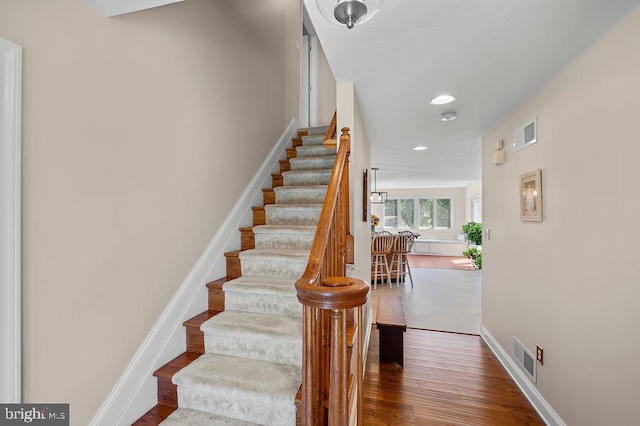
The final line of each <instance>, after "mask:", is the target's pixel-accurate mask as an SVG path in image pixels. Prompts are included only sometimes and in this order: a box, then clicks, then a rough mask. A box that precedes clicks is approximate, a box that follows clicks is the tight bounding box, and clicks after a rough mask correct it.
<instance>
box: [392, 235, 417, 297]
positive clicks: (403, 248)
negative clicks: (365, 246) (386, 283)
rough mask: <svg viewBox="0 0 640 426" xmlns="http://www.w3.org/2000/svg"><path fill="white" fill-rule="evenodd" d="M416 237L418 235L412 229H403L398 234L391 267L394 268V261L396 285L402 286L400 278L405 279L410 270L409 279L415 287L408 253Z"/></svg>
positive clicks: (393, 248)
mask: <svg viewBox="0 0 640 426" xmlns="http://www.w3.org/2000/svg"><path fill="white" fill-rule="evenodd" d="M415 239H416V235H415V234H414V233H413V232H411V231H402V232H400V233H398V235H396V238H395V241H394V244H393V247H392V249H391V269H393V265H394V263H395V265H396V287H400V279H401V278H402V280H403V281H404V280H405V277H406V275H407V272H408V273H409V281H410V282H411V287H412V288H413V277H412V276H411V268H410V267H409V259H408V258H407V255H408V254H409V253H411V248H412V247H413V241H414V240H415ZM405 268H406V269H405Z"/></svg>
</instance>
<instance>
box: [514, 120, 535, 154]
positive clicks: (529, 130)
mask: <svg viewBox="0 0 640 426" xmlns="http://www.w3.org/2000/svg"><path fill="white" fill-rule="evenodd" d="M537 141H538V120H537V119H536V118H534V119H533V120H531V121H529V122H528V123H527V124H525V125H524V126H522V127H520V128H519V129H517V130H516V131H515V132H514V133H513V152H517V151H520V150H521V149H523V148H526V147H528V146H531V145H533V144H534V143H536V142H537Z"/></svg>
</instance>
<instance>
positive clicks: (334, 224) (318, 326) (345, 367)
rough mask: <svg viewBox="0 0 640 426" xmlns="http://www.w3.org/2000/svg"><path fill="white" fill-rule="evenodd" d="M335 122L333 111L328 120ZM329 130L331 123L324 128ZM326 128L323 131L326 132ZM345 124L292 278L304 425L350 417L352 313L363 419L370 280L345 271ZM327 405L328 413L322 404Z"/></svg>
mask: <svg viewBox="0 0 640 426" xmlns="http://www.w3.org/2000/svg"><path fill="white" fill-rule="evenodd" d="M332 124H333V126H334V127H335V115H334V119H333V120H332ZM330 130H331V126H330V128H329V131H330ZM329 131H328V132H327V134H329ZM350 145H351V140H350V136H349V129H348V128H346V127H345V128H343V129H342V135H341V136H340V145H339V147H338V154H337V157H336V161H335V164H334V167H333V171H332V174H331V178H330V181H329V186H328V188H327V195H326V196H325V201H324V205H323V207H322V211H321V213H320V219H319V221H318V226H317V230H316V235H315V239H314V241H313V244H312V246H311V252H310V254H309V261H308V263H307V267H306V269H305V271H304V274H303V275H302V277H301V278H300V279H299V280H298V281H296V290H297V294H298V300H299V301H300V302H301V303H302V304H303V305H304V308H303V354H302V362H303V371H302V411H303V413H302V419H303V424H305V425H324V424H326V423H327V422H328V424H329V425H336V426H337V425H345V424H347V423H348V419H349V403H348V396H349V383H348V382H349V381H348V378H349V373H350V372H349V363H348V357H347V346H348V345H347V332H346V326H347V321H348V320H349V314H350V313H351V311H350V310H353V309H354V308H355V309H356V311H357V312H356V313H357V320H358V323H357V328H356V333H357V341H358V347H357V352H354V355H355V356H357V357H358V358H357V363H356V365H357V367H356V370H357V371H356V372H355V374H356V376H357V385H356V391H357V392H358V393H357V394H356V397H357V404H356V405H357V410H358V413H357V418H358V423H359V424H362V423H361V422H362V378H363V374H364V372H363V360H362V357H363V347H362V346H363V343H362V305H364V304H365V303H366V301H367V294H368V292H369V286H368V285H367V284H366V283H365V282H364V281H362V280H359V279H355V278H348V277H346V276H345V275H346V259H347V239H348V236H349V233H350V231H349V216H350V215H349V154H350ZM327 408H328V415H327V411H326V409H327Z"/></svg>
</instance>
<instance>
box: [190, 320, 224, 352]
mask: <svg viewBox="0 0 640 426" xmlns="http://www.w3.org/2000/svg"><path fill="white" fill-rule="evenodd" d="M219 313H220V311H205V312H203V313H201V314H198V315H196V316H195V317H193V318H190V319H188V320H186V321H185V322H184V323H182V325H184V327H185V328H186V332H187V336H186V337H187V352H193V353H197V354H200V355H202V354H203V353H204V333H203V332H202V330H200V326H201V325H202V323H204V322H205V321H207V320H208V319H209V318H212V317H214V316H215V315H217V314H219Z"/></svg>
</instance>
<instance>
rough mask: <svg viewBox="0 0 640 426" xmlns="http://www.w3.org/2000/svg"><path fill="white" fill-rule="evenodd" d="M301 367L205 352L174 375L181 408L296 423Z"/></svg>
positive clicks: (274, 422) (251, 419)
mask: <svg viewBox="0 0 640 426" xmlns="http://www.w3.org/2000/svg"><path fill="white" fill-rule="evenodd" d="M301 382H302V374H301V369H300V367H297V366H293V365H286V364H279V363H275V362H266V361H258V360H252V359H242V360H241V361H238V358H236V357H229V356H225V355H218V354H212V353H205V354H204V355H202V356H201V357H200V358H198V359H197V360H195V361H194V362H192V363H191V364H189V365H188V366H187V367H186V368H184V369H183V370H181V371H180V372H178V373H177V374H176V375H175V376H174V377H173V383H174V384H176V385H178V399H179V401H180V403H179V404H180V407H181V408H190V409H194V410H199V411H204V412H207V413H212V414H218V415H222V416H226V417H233V418H237V419H240V420H244V421H249V422H254V423H259V424H265V425H292V426H293V425H295V421H296V420H295V417H296V416H295V414H296V409H295V404H294V401H295V396H296V393H297V391H298V388H299V387H300V384H301Z"/></svg>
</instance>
